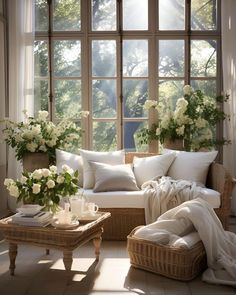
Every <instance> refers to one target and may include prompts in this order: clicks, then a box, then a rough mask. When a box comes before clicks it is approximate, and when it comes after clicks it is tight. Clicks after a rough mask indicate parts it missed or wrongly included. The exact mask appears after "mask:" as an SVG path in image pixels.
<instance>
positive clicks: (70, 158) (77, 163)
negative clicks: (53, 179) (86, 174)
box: [56, 149, 83, 187]
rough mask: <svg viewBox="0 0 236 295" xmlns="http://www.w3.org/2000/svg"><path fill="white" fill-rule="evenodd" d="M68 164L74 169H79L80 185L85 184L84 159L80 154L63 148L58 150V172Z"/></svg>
mask: <svg viewBox="0 0 236 295" xmlns="http://www.w3.org/2000/svg"><path fill="white" fill-rule="evenodd" d="M65 164H66V165H68V166H69V167H70V168H72V169H73V170H74V171H75V170H78V171H79V178H78V185H79V186H80V187H82V186H83V160H82V157H81V156H80V155H76V154H72V153H69V152H65V151H62V150H58V149H57V150H56V166H57V170H58V172H61V171H62V166H63V165H65Z"/></svg>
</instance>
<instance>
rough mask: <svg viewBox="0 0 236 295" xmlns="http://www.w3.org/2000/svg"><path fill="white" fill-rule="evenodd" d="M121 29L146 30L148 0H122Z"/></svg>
mask: <svg viewBox="0 0 236 295" xmlns="http://www.w3.org/2000/svg"><path fill="white" fill-rule="evenodd" d="M123 30H148V0H138V1H137V0H123Z"/></svg>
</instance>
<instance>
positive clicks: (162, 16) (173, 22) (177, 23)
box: [159, 0, 185, 30]
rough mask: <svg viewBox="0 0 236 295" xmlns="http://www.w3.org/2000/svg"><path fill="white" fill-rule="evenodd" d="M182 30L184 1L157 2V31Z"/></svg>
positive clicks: (162, 0)
mask: <svg viewBox="0 0 236 295" xmlns="http://www.w3.org/2000/svg"><path fill="white" fill-rule="evenodd" d="M170 11H171V13H170ZM184 29H185V0H159V30H184Z"/></svg>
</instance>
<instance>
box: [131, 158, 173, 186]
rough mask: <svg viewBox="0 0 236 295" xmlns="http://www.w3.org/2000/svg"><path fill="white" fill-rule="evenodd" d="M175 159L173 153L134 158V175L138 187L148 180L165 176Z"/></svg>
mask: <svg viewBox="0 0 236 295" xmlns="http://www.w3.org/2000/svg"><path fill="white" fill-rule="evenodd" d="M174 159H175V153H168V154H165V155H157V156H151V157H145V158H138V157H134V159H133V169H134V175H135V178H136V180H137V184H138V186H139V187H141V186H142V184H143V183H144V182H146V181H148V180H152V179H154V178H156V177H159V176H165V175H166V173H167V171H168V169H169V167H170V165H171V163H172V162H173V161H174Z"/></svg>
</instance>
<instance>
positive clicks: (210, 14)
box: [191, 0, 223, 31]
mask: <svg viewBox="0 0 236 295" xmlns="http://www.w3.org/2000/svg"><path fill="white" fill-rule="evenodd" d="M222 1H223V0H222ZM216 5H217V0H211V1H209V0H192V1H191V28H192V30H201V31H203V30H216V15H217V13H216V9H217V7H216Z"/></svg>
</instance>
